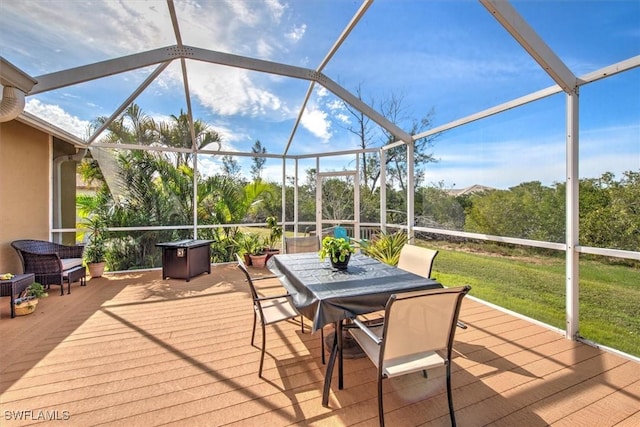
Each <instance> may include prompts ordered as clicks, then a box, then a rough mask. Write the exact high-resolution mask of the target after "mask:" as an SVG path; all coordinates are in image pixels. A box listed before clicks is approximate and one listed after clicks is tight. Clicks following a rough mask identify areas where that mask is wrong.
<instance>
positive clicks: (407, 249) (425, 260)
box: [398, 245, 438, 279]
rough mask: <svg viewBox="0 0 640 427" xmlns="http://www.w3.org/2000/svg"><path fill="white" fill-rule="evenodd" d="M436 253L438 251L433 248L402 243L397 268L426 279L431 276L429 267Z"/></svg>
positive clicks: (431, 265)
mask: <svg viewBox="0 0 640 427" xmlns="http://www.w3.org/2000/svg"><path fill="white" fill-rule="evenodd" d="M436 255H438V251H437V250H435V249H427V248H423V247H420V246H415V245H404V246H403V247H402V249H401V250H400V259H399V260H398V268H401V269H403V270H405V271H409V272H411V273H414V274H417V275H418V276H422V277H426V278H427V279H428V278H430V277H431V268H432V267H433V260H434V259H435V257H436Z"/></svg>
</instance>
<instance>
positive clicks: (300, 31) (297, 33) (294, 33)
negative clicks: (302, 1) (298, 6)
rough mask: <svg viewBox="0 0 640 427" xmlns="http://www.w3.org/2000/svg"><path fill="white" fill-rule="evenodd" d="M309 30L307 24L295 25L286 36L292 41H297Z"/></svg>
mask: <svg viewBox="0 0 640 427" xmlns="http://www.w3.org/2000/svg"><path fill="white" fill-rule="evenodd" d="M306 31H307V26H306V24H302V25H300V26H298V27H294V28H292V29H291V31H289V32H288V33H285V37H286V38H288V39H289V40H291V41H292V42H297V41H299V40H300V39H302V37H304V33H305V32H306Z"/></svg>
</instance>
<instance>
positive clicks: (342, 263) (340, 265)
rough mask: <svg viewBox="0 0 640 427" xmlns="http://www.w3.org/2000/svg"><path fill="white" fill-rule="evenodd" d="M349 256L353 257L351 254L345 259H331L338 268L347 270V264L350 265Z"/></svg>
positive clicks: (332, 263) (332, 264)
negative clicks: (334, 260) (336, 260)
mask: <svg viewBox="0 0 640 427" xmlns="http://www.w3.org/2000/svg"><path fill="white" fill-rule="evenodd" d="M349 258H351V255H347V257H346V258H345V259H344V261H340V260H338V262H333V260H331V266H332V267H333V268H335V269H336V270H346V269H347V265H349Z"/></svg>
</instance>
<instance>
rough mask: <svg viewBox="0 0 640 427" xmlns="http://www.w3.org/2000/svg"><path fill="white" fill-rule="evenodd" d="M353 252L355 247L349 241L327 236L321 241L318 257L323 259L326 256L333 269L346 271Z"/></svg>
mask: <svg viewBox="0 0 640 427" xmlns="http://www.w3.org/2000/svg"><path fill="white" fill-rule="evenodd" d="M355 251H356V250H355V247H354V246H353V245H352V244H351V243H350V242H349V240H347V239H343V238H342V237H339V238H336V237H333V236H327V237H325V238H324V239H322V246H321V247H320V252H318V255H320V258H321V259H325V258H326V257H327V256H328V257H329V259H330V260H331V265H332V266H333V268H337V269H338V270H346V269H347V265H348V264H349V259H350V258H351V254H352V253H355Z"/></svg>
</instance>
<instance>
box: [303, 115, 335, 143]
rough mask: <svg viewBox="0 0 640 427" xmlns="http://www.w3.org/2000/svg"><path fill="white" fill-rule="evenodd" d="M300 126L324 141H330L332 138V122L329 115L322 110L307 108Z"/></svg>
mask: <svg viewBox="0 0 640 427" xmlns="http://www.w3.org/2000/svg"><path fill="white" fill-rule="evenodd" d="M300 124H302V126H304V128H305V129H307V130H308V131H309V132H311V133H312V134H313V135H315V136H317V137H318V138H320V139H322V140H323V141H328V140H329V138H331V122H330V121H329V119H328V115H327V113H326V112H324V111H322V110H319V109H317V108H314V107H307V108H306V109H305V111H304V114H303V115H302V119H301V120H300Z"/></svg>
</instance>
